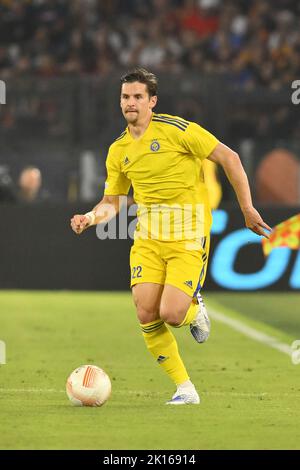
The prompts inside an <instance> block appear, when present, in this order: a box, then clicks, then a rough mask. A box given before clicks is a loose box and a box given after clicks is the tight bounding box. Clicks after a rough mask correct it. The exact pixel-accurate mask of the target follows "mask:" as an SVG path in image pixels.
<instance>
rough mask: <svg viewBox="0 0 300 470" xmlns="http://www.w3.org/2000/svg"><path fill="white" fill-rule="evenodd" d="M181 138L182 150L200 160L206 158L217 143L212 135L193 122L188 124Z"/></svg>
mask: <svg viewBox="0 0 300 470" xmlns="http://www.w3.org/2000/svg"><path fill="white" fill-rule="evenodd" d="M181 138H182V142H181V143H182V145H183V147H184V149H185V150H186V151H188V152H190V153H191V154H192V155H195V156H196V157H198V158H200V159H201V160H204V159H205V158H207V157H208V156H209V155H210V154H211V152H212V151H213V150H214V149H215V148H216V146H217V145H218V143H219V141H218V139H217V138H216V137H215V136H214V135H213V134H211V133H210V132H208V131H207V130H206V129H204V128H203V127H201V126H199V125H198V124H196V123H195V122H191V123H190V124H189V126H188V127H187V129H186V130H185V132H182V134H181Z"/></svg>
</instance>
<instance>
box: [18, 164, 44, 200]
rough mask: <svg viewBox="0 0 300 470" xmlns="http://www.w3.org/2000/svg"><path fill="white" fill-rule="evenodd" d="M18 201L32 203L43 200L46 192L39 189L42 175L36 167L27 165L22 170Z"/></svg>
mask: <svg viewBox="0 0 300 470" xmlns="http://www.w3.org/2000/svg"><path fill="white" fill-rule="evenodd" d="M18 186H19V201H20V202H26V203H32V202H38V201H43V200H45V199H46V198H47V193H46V192H45V191H43V190H41V186H42V175H41V172H40V170H39V169H38V168H36V167H33V166H29V167H26V168H24V169H23V170H22V172H21V174H20V176H19V181H18Z"/></svg>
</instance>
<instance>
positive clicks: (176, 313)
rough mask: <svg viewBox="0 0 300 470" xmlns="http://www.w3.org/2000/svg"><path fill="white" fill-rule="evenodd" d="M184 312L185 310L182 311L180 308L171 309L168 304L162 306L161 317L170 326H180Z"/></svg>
mask: <svg viewBox="0 0 300 470" xmlns="http://www.w3.org/2000/svg"><path fill="white" fill-rule="evenodd" d="M184 313H185V312H182V311H181V310H180V309H176V308H174V309H171V308H170V307H168V306H162V307H161V309H160V318H161V319H162V320H163V321H164V322H165V323H167V324H168V325H170V326H179V325H180V323H182V320H183V318H184ZM182 317H183V318H182Z"/></svg>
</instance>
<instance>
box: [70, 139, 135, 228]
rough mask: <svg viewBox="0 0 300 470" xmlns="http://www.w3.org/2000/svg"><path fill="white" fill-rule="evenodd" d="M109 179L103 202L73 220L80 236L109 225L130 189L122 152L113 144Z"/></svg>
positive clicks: (108, 170)
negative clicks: (99, 226)
mask: <svg viewBox="0 0 300 470" xmlns="http://www.w3.org/2000/svg"><path fill="white" fill-rule="evenodd" d="M106 170H107V179H106V182H105V190H104V196H103V198H102V199H101V201H100V202H99V203H98V204H97V205H96V206H95V207H94V208H93V209H92V210H91V211H90V212H87V213H86V214H76V215H74V216H73V217H72V219H71V227H72V230H73V231H74V232H75V233H77V234H78V235H80V234H81V233H82V232H83V231H84V230H85V229H87V228H88V227H91V226H93V225H97V224H101V223H107V222H109V221H110V220H111V219H113V218H114V217H115V216H116V215H117V214H118V212H120V209H121V204H122V202H123V201H124V198H122V197H121V196H126V195H127V194H128V191H129V188H130V184H131V182H130V180H128V179H127V178H126V176H125V175H124V173H123V172H122V170H121V162H120V150H118V144H117V143H116V142H115V143H113V144H112V145H111V146H110V148H109V152H108V155H107V159H106Z"/></svg>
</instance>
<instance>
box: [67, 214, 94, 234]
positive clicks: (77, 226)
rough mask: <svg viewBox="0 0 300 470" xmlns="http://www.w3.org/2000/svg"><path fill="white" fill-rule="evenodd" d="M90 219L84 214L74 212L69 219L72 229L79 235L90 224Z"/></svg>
mask: <svg viewBox="0 0 300 470" xmlns="http://www.w3.org/2000/svg"><path fill="white" fill-rule="evenodd" d="M90 223H91V219H90V217H87V216H85V215H79V214H76V215H74V216H73V217H72V219H71V227H72V230H73V231H74V232H75V233H77V235H80V234H81V233H82V232H83V231H84V230H85V229H86V228H88V227H89V226H90Z"/></svg>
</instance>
